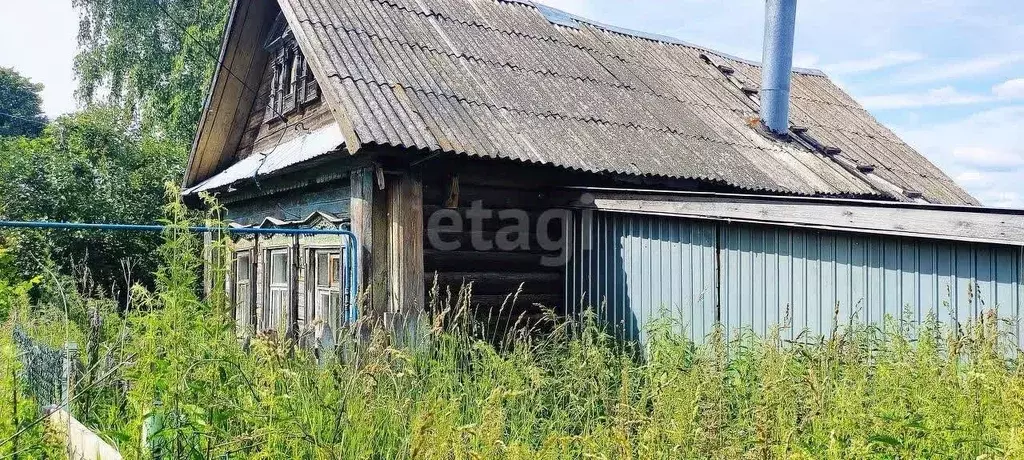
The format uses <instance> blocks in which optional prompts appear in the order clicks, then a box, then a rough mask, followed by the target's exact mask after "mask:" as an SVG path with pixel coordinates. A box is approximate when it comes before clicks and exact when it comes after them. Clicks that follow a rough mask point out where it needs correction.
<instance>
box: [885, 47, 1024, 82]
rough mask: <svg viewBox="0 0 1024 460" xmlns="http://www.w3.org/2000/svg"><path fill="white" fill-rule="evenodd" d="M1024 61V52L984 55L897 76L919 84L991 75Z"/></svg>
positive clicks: (901, 80) (901, 79)
mask: <svg viewBox="0 0 1024 460" xmlns="http://www.w3.org/2000/svg"><path fill="white" fill-rule="evenodd" d="M1021 62H1024V54H1000V55H989V56H982V57H978V58H974V59H968V60H966V61H954V62H944V63H939V64H935V65H931V66H929V67H927V68H923V69H918V70H915V71H913V72H908V73H905V74H903V75H902V76H898V77H896V81H898V82H899V83H902V84H919V83H930V82H942V81H951V80H957V79H961V78H966V77H977V76H983V75H990V74H992V73H993V72H996V71H999V70H1003V69H1006V68H1008V67H1010V66H1011V65H1014V64H1018V63H1021Z"/></svg>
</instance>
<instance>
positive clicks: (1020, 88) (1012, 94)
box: [992, 78, 1024, 99]
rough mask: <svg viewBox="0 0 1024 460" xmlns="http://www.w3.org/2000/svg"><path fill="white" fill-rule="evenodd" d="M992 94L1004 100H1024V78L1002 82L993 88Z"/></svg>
mask: <svg viewBox="0 0 1024 460" xmlns="http://www.w3.org/2000/svg"><path fill="white" fill-rule="evenodd" d="M992 94H995V95H996V96H998V97H1000V98H1002V99H1024V78H1015V79H1013V80H1007V81H1005V82H1002V83H1000V84H998V85H996V86H995V87H993V88H992Z"/></svg>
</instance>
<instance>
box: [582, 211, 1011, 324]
mask: <svg viewBox="0 0 1024 460" xmlns="http://www.w3.org/2000/svg"><path fill="white" fill-rule="evenodd" d="M574 225H576V232H577V234H578V235H580V236H581V238H579V239H577V240H576V241H578V242H580V248H579V250H578V251H576V253H575V255H574V258H573V260H572V261H570V265H569V268H568V270H569V271H568V277H567V280H568V284H567V291H568V292H567V295H568V296H569V298H570V301H571V302H572V303H573V304H574V305H575V306H577V307H579V306H580V305H583V306H593V307H594V308H595V309H596V310H598V312H599V316H600V317H601V318H602V319H604V320H606V321H607V322H609V323H611V324H613V325H615V330H616V331H617V332H618V333H619V334H623V335H625V336H626V337H629V338H634V339H639V340H641V341H643V340H645V339H646V331H647V329H648V328H649V326H650V325H651V323H652V322H653V321H654V320H656V319H658V318H669V319H670V322H671V324H672V325H673V326H674V327H675V328H677V329H678V330H679V331H680V332H684V331H685V333H686V335H687V336H689V337H690V338H691V339H693V340H697V341H699V340H701V339H702V338H703V337H705V336H706V335H707V334H708V333H709V332H710V331H711V328H712V327H713V326H714V324H715V322H716V318H717V317H718V315H719V314H720V315H721V322H722V323H723V324H724V325H725V326H726V329H727V331H728V334H729V335H730V336H733V335H734V334H736V333H737V331H739V330H747V329H750V330H753V331H754V332H755V333H757V334H759V335H765V334H767V333H768V332H769V331H770V330H771V329H772V328H773V327H775V326H777V325H780V324H784V323H787V322H788V323H790V324H791V325H792V327H789V328H785V329H784V330H783V336H784V337H785V338H789V339H796V338H798V336H799V335H800V334H801V333H806V334H812V335H817V334H825V333H828V332H829V331H831V330H832V328H833V327H834V326H836V324H835V323H836V322H838V326H839V327H843V326H845V325H848V324H850V323H852V322H868V323H874V324H879V323H880V322H881V321H882V320H883V319H884V318H885V317H886V316H891V317H893V318H896V319H899V318H905V319H908V320H912V321H922V320H924V319H925V318H926V317H927V315H928V313H930V312H934V313H935V314H936V315H937V317H938V318H939V320H940V321H943V322H946V323H949V322H950V321H952V320H956V321H958V322H960V323H964V322H966V321H968V320H970V319H972V318H977V317H978V316H979V315H981V314H982V313H983V312H985V311H988V310H990V309H992V310H995V311H996V313H997V314H998V315H999V316H1000V317H1001V318H1008V319H1010V318H1014V319H1015V318H1018V317H1019V316H1020V314H1021V306H1020V303H1021V289H1022V283H1021V273H1020V266H1021V258H1022V249H1021V248H1019V247H1011V246H999V245H987V244H980V243H953V242H943V241H932V240H919V239H910V238H895V237H882V236H874V235H858V234H850V233H838V232H828V231H813V230H796V229H790V228H784V227H768V226H749V225H734V224H727V223H713V222H708V221H697V220H688V219H682V218H674V217H662V216H650V215H634V214H623V213H604V212H594V213H585V214H584V215H583V216H582V218H580V219H577V222H576V223H575V224H574ZM719 277H720V278H719ZM718 283H720V288H719V287H718ZM836 312H838V313H836ZM787 319H788V321H787ZM1010 327H1012V328H1013V329H1014V332H1015V333H1017V335H1018V337H1020V332H1021V330H1020V325H1019V324H1015V325H1012V326H1010ZM805 331H806V332H805Z"/></svg>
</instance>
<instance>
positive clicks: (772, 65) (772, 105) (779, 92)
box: [760, 0, 796, 134]
mask: <svg viewBox="0 0 1024 460" xmlns="http://www.w3.org/2000/svg"><path fill="white" fill-rule="evenodd" d="M795 35H796V0H766V1H765V18H764V57H763V59H762V61H761V62H762V68H761V92H760V97H761V122H762V123H764V125H765V127H767V128H768V129H769V130H770V131H772V132H774V133H776V134H785V133H787V132H789V91H790V84H791V79H792V74H793V40H794V37H795Z"/></svg>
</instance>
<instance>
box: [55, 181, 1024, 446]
mask: <svg viewBox="0 0 1024 460" xmlns="http://www.w3.org/2000/svg"><path fill="white" fill-rule="evenodd" d="M178 196H179V195H178V194H177V193H176V192H175V191H173V190H172V191H171V192H169V193H168V197H169V202H170V204H169V205H168V206H167V208H166V213H167V216H168V218H167V225H168V226H169V229H168V230H167V232H165V234H164V238H165V243H164V245H163V247H162V248H161V250H160V254H161V256H162V258H163V264H162V266H161V268H160V270H159V271H158V272H157V274H156V279H157V280H158V282H157V287H156V289H155V290H153V291H147V290H145V289H142V288H139V287H137V288H136V289H135V290H133V292H132V295H131V300H130V306H129V308H128V310H127V311H126V312H124V314H123V315H121V316H119V317H118V318H120V319H117V320H114V321H118V323H117V324H116V327H115V328H113V329H112V330H116V331H117V333H112V334H106V335H104V337H105V339H104V340H103V343H102V344H101V346H100V350H101V351H100V352H99V353H97V355H98V356H99V358H98V362H101V363H102V364H100V365H99V367H100V368H101V369H102V370H101V371H99V372H98V376H97V377H96V378H95V379H94V380H92V382H93V383H92V384H90V385H91V386H90V387H88V388H86V390H87V391H90V392H93V394H92V396H91V399H90V402H89V407H88V409H87V410H80V412H79V413H80V414H82V415H81V416H80V418H81V419H83V422H84V423H86V425H87V426H90V427H95V429H97V430H98V431H99V432H100V433H101V434H102V435H103V436H105V437H106V438H107V439H109V440H110V441H111V442H112V443H114V444H116V445H117V446H118V448H119V449H120V450H121V451H122V453H124V455H125V456H126V457H128V458H145V457H150V456H152V455H154V453H157V454H161V455H164V456H171V457H174V458H181V457H190V458H211V457H218V458H221V457H229V458H325V459H326V458H332V459H333V458H367V457H372V458H445V459H449V458H565V457H570V458H583V457H604V458H736V457H744V456H749V457H760V458H851V457H852V458H860V457H883V458H909V457H925V456H926V457H947V458H948V457H972V458H986V457H1011V458H1012V457H1019V456H1024V437H1022V436H1021V433H1022V432H1024V426H1022V424H1024V422H1022V421H1024V371H1022V367H1021V364H1020V361H1019V354H1018V351H1017V350H1016V348H1015V346H1014V345H1013V344H1014V343H1016V342H1015V341H1014V340H1012V338H1011V337H1008V336H1006V335H1005V333H1003V332H1002V329H1003V326H1002V325H1001V324H1002V323H1001V322H1000V320H998V319H996V318H994V317H991V316H983V317H982V318H980V319H979V320H978V321H977V322H976V323H974V324H969V325H955V326H950V325H941V324H939V323H938V322H937V321H936V320H935V319H934V318H932V319H930V320H929V321H926V322H925V323H924V324H923V325H920V326H914V325H913V324H912V323H911V322H904V321H900V320H899V319H898V318H897V319H892V320H890V322H889V323H888V324H886V326H885V327H883V328H868V327H851V328H846V329H842V330H840V329H836V330H835V331H833V332H832V333H831V334H829V335H828V336H826V337H817V338H811V337H803V338H802V340H800V341H798V342H785V341H783V340H782V339H780V335H779V334H778V333H775V334H771V335H769V336H768V337H756V336H754V335H752V334H749V333H747V334H738V335H734V336H736V337H738V338H736V339H734V340H732V341H730V342H726V340H725V339H724V338H723V337H725V334H724V332H725V331H722V330H721V329H718V330H715V331H714V332H713V333H712V334H711V335H710V336H709V337H707V338H706V339H705V341H704V342H703V343H702V344H695V343H692V342H690V341H688V340H686V339H684V338H683V336H681V335H679V334H677V333H676V332H673V331H678V330H679V328H678V327H676V326H677V325H674V324H669V323H667V322H660V323H656V324H655V325H654V326H652V328H651V330H650V333H649V334H648V335H649V337H650V340H649V341H648V342H647V343H646V344H644V345H636V344H624V343H621V342H619V341H617V340H615V339H613V338H612V337H611V336H610V335H609V334H608V333H607V332H606V331H607V329H606V328H605V327H604V326H603V325H601V324H599V323H598V322H597V321H596V320H595V316H594V315H593V314H585V315H583V316H582V317H581V318H577V319H573V318H557V317H555V316H554V315H553V314H552V315H550V316H549V317H548V318H547V319H546V320H545V321H546V322H547V323H546V324H544V325H542V326H538V325H536V324H532V325H527V324H520V325H515V324H513V325H512V326H511V327H507V328H503V329H501V330H494V329H492V328H488V327H485V326H484V325H482V324H480V323H477V322H476V320H475V319H474V318H475V317H474V315H472V314H469V313H468V311H471V308H470V307H472V302H471V299H472V288H471V286H467V287H466V288H464V289H463V290H461V291H460V292H457V293H451V292H439V291H438V289H436V287H435V289H434V290H433V292H432V295H431V297H432V298H431V302H430V308H429V309H430V311H431V312H432V316H431V321H430V323H429V325H428V327H426V330H425V331H424V332H423V333H422V334H421V336H419V337H418V338H417V339H416V340H409V338H408V337H403V339H404V340H402V341H396V340H395V337H394V336H393V335H392V334H391V333H390V332H389V331H386V330H382V329H378V328H375V327H373V325H371V324H366V325H357V327H358V329H357V330H359V331H360V333H359V334H355V333H354V331H348V332H347V333H344V334H342V339H341V340H340V343H339V344H338V349H337V350H338V351H337V353H334V354H331V355H329V356H326V357H324V356H320V357H319V358H318V357H315V356H314V355H313V354H312V353H310V352H308V351H306V350H304V349H302V348H300V347H297V346H295V345H294V344H292V343H289V342H288V341H287V340H281V339H280V338H273V337H271V338H266V340H263V339H254V340H253V341H251V342H250V343H248V344H243V343H240V342H239V340H238V339H237V337H236V334H235V332H234V330H233V322H232V321H231V319H230V316H229V313H228V311H229V309H228V308H227V305H226V304H225V301H224V298H223V297H222V294H218V293H215V294H213V295H211V296H209V297H207V298H203V297H202V296H201V295H200V294H199V292H200V291H199V284H200V281H201V278H200V274H201V266H202V244H201V243H200V241H199V238H198V237H197V236H196V235H195V234H193V233H191V232H189V231H188V229H187V227H188V226H189V225H194V224H198V223H200V222H202V223H204V224H216V220H217V213H218V212H219V211H218V209H217V207H216V206H215V205H214V204H213V203H212V202H211V203H210V206H209V208H210V209H212V210H213V215H212V216H205V215H196V214H194V213H190V212H188V211H187V210H186V209H185V208H184V207H183V206H182V205H181V203H180V202H178ZM207 219H212V220H213V222H209V221H207ZM219 244H221V245H225V246H227V245H230V242H227V241H222V242H221V243H219ZM223 252H224V253H227V252H229V251H223ZM512 295H514V294H512ZM53 327H57V326H56V325H54V326H53Z"/></svg>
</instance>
